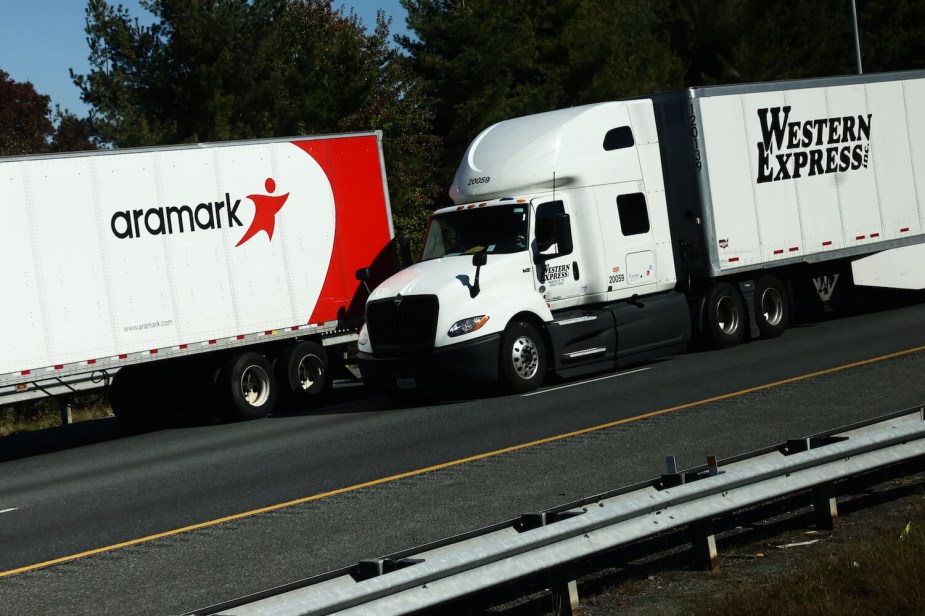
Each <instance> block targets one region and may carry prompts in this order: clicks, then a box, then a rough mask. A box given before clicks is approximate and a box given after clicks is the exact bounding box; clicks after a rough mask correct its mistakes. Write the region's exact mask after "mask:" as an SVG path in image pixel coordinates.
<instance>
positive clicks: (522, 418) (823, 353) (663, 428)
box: [0, 296, 925, 614]
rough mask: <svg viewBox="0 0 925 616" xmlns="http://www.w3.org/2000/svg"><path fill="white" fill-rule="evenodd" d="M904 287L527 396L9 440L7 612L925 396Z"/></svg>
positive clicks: (191, 582)
mask: <svg viewBox="0 0 925 616" xmlns="http://www.w3.org/2000/svg"><path fill="white" fill-rule="evenodd" d="M906 297H907V296H900V301H899V302H893V303H889V304H883V305H877V304H874V305H873V306H872V307H871V306H868V307H867V309H866V310H865V311H863V313H861V314H857V315H854V316H843V317H840V318H833V319H827V320H820V321H817V322H813V323H809V324H805V325H801V326H797V327H794V328H791V329H790V330H788V331H787V332H786V333H785V335H784V336H783V337H782V338H780V339H777V340H767V341H753V342H749V343H746V344H743V345H741V346H739V347H736V348H734V349H729V350H726V351H702V352H692V353H687V354H683V355H678V356H674V357H671V358H667V359H665V360H663V361H658V362H651V363H647V364H642V365H637V366H629V367H626V368H623V369H621V370H618V371H614V372H610V373H603V374H599V375H595V376H592V377H590V378H587V379H583V380H580V381H569V382H564V383H550V384H548V385H547V386H545V387H544V388H542V389H541V390H539V391H538V392H535V393H534V394H531V395H526V396H488V397H477V396H475V395H472V396H461V395H460V396H456V397H455V398H453V399H444V400H440V401H425V402H423V403H422V404H420V405H418V406H413V407H409V408H397V407H394V406H392V405H390V404H389V403H388V402H387V401H386V400H385V399H384V398H381V397H378V396H375V395H372V394H370V393H369V392H367V391H366V390H365V389H364V388H362V387H358V386H355V385H351V384H348V383H344V384H342V386H340V387H338V388H337V389H336V390H335V393H334V396H333V397H332V399H331V401H330V404H328V405H327V406H326V407H324V408H322V409H319V410H317V411H315V412H312V413H293V414H282V415H280V416H274V417H270V418H267V419H264V420H260V421H256V422H247V423H215V424H197V425H190V424H182V423H180V424H177V425H175V426H173V427H171V428H168V429H165V430H161V431H158V432H154V433H150V434H143V435H131V434H128V433H127V432H125V431H124V430H122V429H121V427H119V425H118V424H117V422H116V421H115V420H114V419H102V420H96V421H93V422H86V423H84V424H79V425H75V426H68V427H65V428H61V429H56V430H49V431H44V432H43V433H35V434H31V435H23V436H19V437H7V438H5V439H3V440H2V441H0V460H2V462H0V606H2V607H0V612H3V613H10V614H45V613H71V614H90V613H93V614H110V613H112V614H115V613H118V614H180V613H184V612H187V611H190V610H193V609H195V608H199V607H203V606H207V605H211V604H214V603H219V602H222V601H225V600H229V599H232V598H235V597H239V596H242V595H245V594H249V593H252V592H256V591H260V590H264V589H267V588H271V587H274V586H277V585H280V584H285V583H287V582H291V581H294V580H298V579H301V578H305V577H308V576H311V575H315V574H318V573H322V572H325V571H328V570H331V569H335V568H339V567H343V566H346V565H350V564H352V563H354V562H356V561H357V560H360V559H363V558H372V557H375V556H380V555H384V554H388V553H391V552H395V551H399V550H402V549H406V548H410V547H413V546H415V545H420V544H422V543H426V542H429V541H434V540H437V539H441V538H444V537H447V536H452V535H454V534H458V533H461V532H465V531H469V530H472V529H476V528H480V527H483V526H487V525H489V524H492V523H496V522H499V521H503V520H507V519H511V518H514V517H516V516H518V515H519V514H520V513H523V512H526V511H536V510H541V509H545V508H549V507H553V506H556V505H559V504H563V503H567V502H570V501H573V500H575V499H578V498H581V497H585V496H589V495H593V494H597V493H600V492H604V491H607V490H610V489H614V488H617V487H620V486H624V485H629V484H632V483H636V482H639V481H644V480H647V479H650V478H652V477H655V476H657V475H659V474H660V473H662V472H664V464H665V456H666V455H674V456H676V457H677V459H678V461H679V464H680V466H681V467H682V468H683V467H691V466H696V465H699V464H703V463H704V461H705V459H706V456H707V455H716V456H718V457H719V458H723V457H728V456H732V455H736V454H741V453H746V452H748V451H752V450H755V449H759V448H762V447H765V446H768V445H771V444H773V443H777V442H780V441H783V440H786V439H788V438H796V437H800V436H805V435H808V434H812V433H815V432H819V431H823V430H826V429H831V428H835V427H838V426H842V425H846V424H850V423H853V422H856V421H860V420H864V419H868V418H873V417H876V416H878V415H882V414H884V413H888V412H891V411H896V410H899V409H902V408H907V407H911V406H916V405H919V404H925V381H923V379H922V378H921V375H922V374H923V369H925V304H920V303H911V304H908V305H906V304H907V303H906V302H905V300H904V299H903V298H906ZM913 298H914V299H915V300H920V299H921V297H920V296H918V297H915V296H913ZM470 393H471V392H470Z"/></svg>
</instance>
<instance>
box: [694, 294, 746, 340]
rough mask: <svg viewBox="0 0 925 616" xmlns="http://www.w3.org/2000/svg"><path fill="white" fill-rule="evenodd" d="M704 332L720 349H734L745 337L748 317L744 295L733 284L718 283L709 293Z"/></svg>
mask: <svg viewBox="0 0 925 616" xmlns="http://www.w3.org/2000/svg"><path fill="white" fill-rule="evenodd" d="M705 308H706V310H705V313H704V318H705V320H706V322H705V323H704V331H705V332H706V334H707V338H708V340H709V342H711V343H712V345H713V346H714V347H716V348H719V349H728V348H729V347H734V346H735V345H737V344H739V343H740V342H741V341H742V338H743V337H744V336H745V327H746V324H747V321H748V316H747V313H746V311H745V301H744V300H743V299H742V295H741V294H740V293H739V292H738V291H737V290H736V289H735V287H733V286H732V285H731V284H729V283H726V282H717V283H715V284H714V285H713V286H712V287H710V290H709V292H708V293H707V302H706V307H705Z"/></svg>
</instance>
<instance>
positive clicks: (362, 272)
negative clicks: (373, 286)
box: [356, 267, 372, 295]
mask: <svg viewBox="0 0 925 616" xmlns="http://www.w3.org/2000/svg"><path fill="white" fill-rule="evenodd" d="M356 279H357V280H359V281H360V282H362V283H363V287H364V288H365V289H366V294H367V295H370V294H371V293H372V291H371V290H370V288H369V284H367V282H366V281H367V280H369V268H368V267H361V268H360V269H358V270H357V271H356Z"/></svg>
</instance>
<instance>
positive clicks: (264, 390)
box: [219, 351, 278, 419]
mask: <svg viewBox="0 0 925 616" xmlns="http://www.w3.org/2000/svg"><path fill="white" fill-rule="evenodd" d="M219 382H220V385H219V387H220V389H223V390H224V392H223V393H224V394H225V398H226V402H227V403H228V405H227V406H228V408H227V410H228V413H229V414H230V415H231V416H232V417H234V418H239V419H259V418H261V417H266V416H267V415H269V414H270V413H272V412H273V408H274V407H275V406H276V398H277V396H278V392H277V389H276V379H275V378H274V376H273V366H271V365H270V362H269V361H268V360H267V358H265V357H264V356H263V355H260V354H259V353H254V352H253V351H247V352H244V353H240V354H238V355H235V356H233V357H232V358H231V359H229V360H228V362H227V363H226V364H225V367H224V368H223V369H222V374H221V375H220V377H219Z"/></svg>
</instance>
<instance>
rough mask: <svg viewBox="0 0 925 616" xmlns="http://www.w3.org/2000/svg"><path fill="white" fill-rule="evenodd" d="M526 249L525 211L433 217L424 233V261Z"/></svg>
mask: <svg viewBox="0 0 925 616" xmlns="http://www.w3.org/2000/svg"><path fill="white" fill-rule="evenodd" d="M526 249H527V207H526V206H525V205H524V204H516V205H511V206H493V207H483V208H479V209H472V210H468V209H467V210H457V211H453V212H446V213H443V214H439V215H437V216H434V217H433V218H432V219H431V221H430V227H429V228H428V229H427V242H426V244H425V245H424V256H423V259H424V260H425V261H426V260H428V259H439V258H441V257H448V256H453V255H471V254H474V253H477V252H488V253H492V254H506V253H512V252H521V251H524V250H526Z"/></svg>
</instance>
